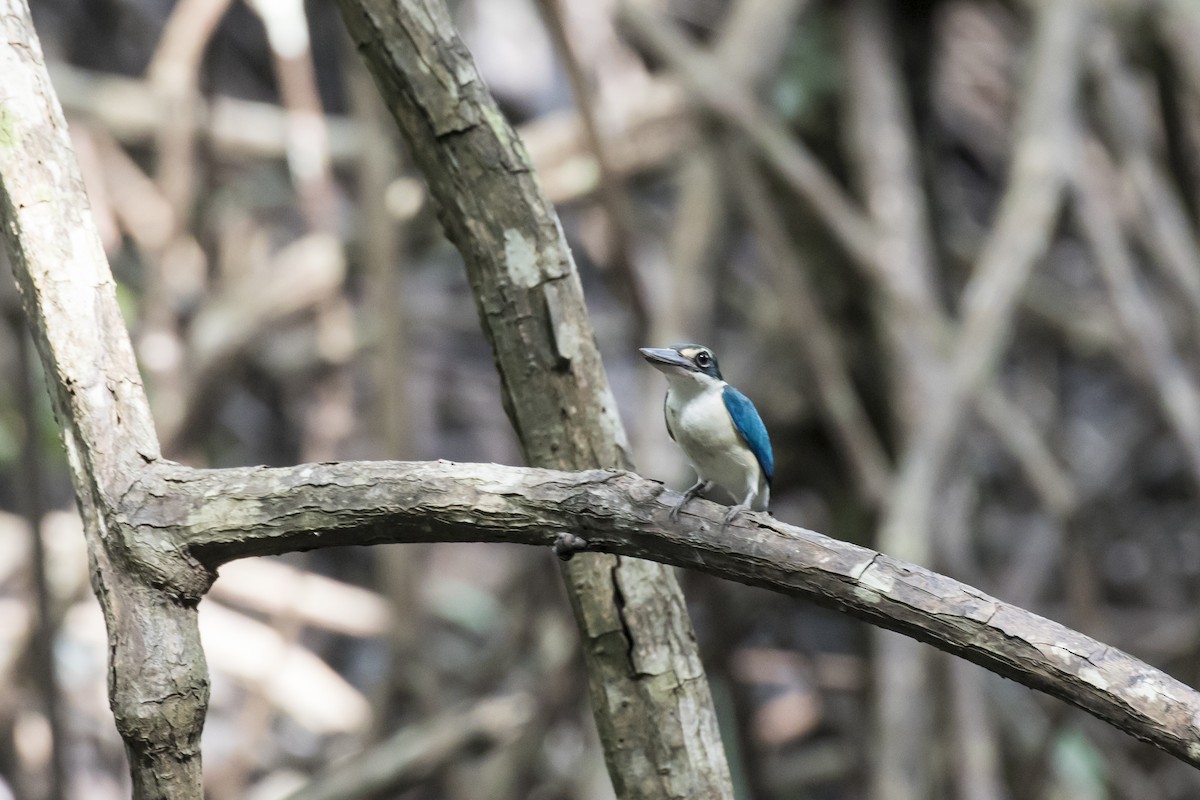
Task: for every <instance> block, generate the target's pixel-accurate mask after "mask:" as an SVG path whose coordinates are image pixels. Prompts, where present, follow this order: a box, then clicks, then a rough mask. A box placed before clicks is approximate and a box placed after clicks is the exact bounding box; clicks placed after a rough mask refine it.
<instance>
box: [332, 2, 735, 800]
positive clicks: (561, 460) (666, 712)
mask: <svg viewBox="0 0 1200 800" xmlns="http://www.w3.org/2000/svg"><path fill="white" fill-rule="evenodd" d="M340 5H341V9H342V14H343V17H344V18H345V20H346V24H347V26H348V28H349V29H350V32H351V35H352V36H353V37H354V40H355V42H356V43H357V44H358V47H359V49H360V51H361V52H362V54H363V57H364V58H365V59H366V61H367V65H368V67H369V68H370V69H371V72H372V73H373V74H374V76H375V80H376V82H377V83H378V85H379V87H380V90H381V91H382V93H383V95H384V98H385V100H386V102H387V105H388V107H389V108H390V109H391V111H392V114H393V116H394V117H395V119H396V122H397V124H398V125H399V126H400V128H401V130H402V131H403V133H404V135H405V138H406V139H407V141H408V143H409V146H410V147H411V148H412V153H413V158H414V160H415V161H416V162H417V163H418V164H419V165H420V166H421V169H422V171H423V172H424V174H425V177H426V180H427V181H428V182H429V186H430V191H431V193H432V195H433V197H434V198H435V200H436V201H437V204H438V207H439V217H440V219H441V221H442V225H443V226H444V227H445V229H446V233H447V235H448V236H449V238H450V240H451V241H452V242H454V244H455V245H456V246H457V247H458V249H459V250H460V251H461V252H462V255H463V259H464V261H465V262H466V266H467V271H468V275H469V277H470V281H471V285H472V287H473V289H474V293H475V299H476V304H477V306H478V310H479V315H480V319H481V320H482V323H483V329H484V332H485V334H486V335H487V337H488V340H489V341H490V342H491V345H492V351H493V353H494V354H495V358H496V366H497V369H498V370H499V372H500V379H501V383H502V386H503V393H504V403H505V409H506V411H507V412H508V416H509V419H510V420H511V421H512V424H513V426H514V428H515V429H516V431H517V435H518V436H519V437H520V440H521V446H522V448H523V450H524V454H525V458H526V460H527V461H528V463H530V464H533V465H536V466H542V467H551V468H556V469H586V468H590V467H623V468H627V467H629V466H631V465H630V460H629V454H628V450H627V447H626V442H625V433H624V430H623V429H622V427H621V422H620V419H619V418H618V416H617V413H616V403H615V401H614V399H613V396H612V393H611V390H610V389H609V386H608V381H607V378H606V376H605V373H604V367H603V364H602V363H601V361H600V354H599V351H598V350H597V348H596V343H595V339H594V336H593V333H592V330H591V324H590V322H589V319H588V315H587V308H586V306H585V304H584V300H583V291H582V288H581V286H580V283H579V279H578V275H577V274H576V271H575V265H574V262H573V261H572V258H571V253H570V251H569V249H568V248H567V244H566V241H565V239H564V237H563V233H562V230H561V228H560V227H559V224H558V218H557V216H556V215H555V213H554V210H553V208H551V206H550V205H549V203H548V202H547V201H546V200H545V198H544V197H543V195H542V193H541V190H540V188H539V186H538V183H537V180H536V178H535V176H534V174H533V168H532V165H531V163H530V160H529V156H528V154H527V153H526V152H525V148H524V147H523V145H522V144H521V142H520V140H519V139H518V138H517V135H516V133H515V132H514V131H513V129H512V127H511V126H510V125H509V124H508V122H506V121H505V119H504V117H503V116H502V115H501V113H500V111H499V109H498V108H497V107H496V104H495V101H494V100H493V99H492V97H491V95H490V94H489V92H488V91H487V88H486V87H485V86H484V84H483V82H482V80H481V79H480V77H479V74H478V72H477V71H476V69H475V66H474V63H473V62H472V60H471V57H470V54H469V53H468V52H467V50H466V47H465V46H464V45H463V43H462V40H461V39H460V38H459V37H458V35H457V33H456V32H455V31H454V29H453V27H452V25H451V23H450V20H449V15H448V12H447V11H446V8H445V6H444V5H443V3H441V2H440V0H422V1H421V2H411V3H403V4H400V5H396V4H394V3H390V2H383V1H382V0H342V2H341V3H340ZM564 572H565V577H566V582H567V587H568V594H569V595H570V597H571V604H572V606H573V608H574V610H575V617H576V620H577V622H578V624H579V629H580V634H581V637H582V639H583V645H584V653H585V658H586V662H587V667H588V679H589V688H590V692H591V698H592V705H593V709H594V711H595V715H596V722H597V726H598V727H599V729H600V735H601V741H602V742H603V744H604V750H605V756H606V759H607V762H608V767H609V774H610V775H611V776H612V780H613V784H614V787H615V788H616V790H617V794H618V796H620V797H622V798H641V797H663V798H673V797H679V798H683V797H714V798H715V797H726V798H732V796H733V794H732V791H733V790H732V783H731V781H730V777H729V768H728V765H727V763H726V759H725V754H724V750H723V746H722V744H721V739H720V733H719V731H718V729H717V724H716V714H715V711H714V710H713V705H712V698H711V695H710V693H709V689H708V683H707V680H706V679H705V676H704V670H703V668H702V666H701V664H700V660H699V655H698V653H697V649H696V644H695V637H694V634H693V632H692V626H691V621H690V620H689V619H688V616H687V612H686V608H685V606H684V600H683V595H682V592H681V591H680V589H679V585H678V582H677V581H676V579H675V576H674V574H673V573H672V572H671V571H670V570H669V569H667V568H666V567H663V566H662V565H660V564H653V563H639V562H637V561H633V560H629V559H622V558H617V557H614V556H611V555H592V554H589V555H585V556H582V557H580V558H577V559H574V560H573V561H571V562H570V563H569V564H568V565H567V566H566V567H565V569H564Z"/></svg>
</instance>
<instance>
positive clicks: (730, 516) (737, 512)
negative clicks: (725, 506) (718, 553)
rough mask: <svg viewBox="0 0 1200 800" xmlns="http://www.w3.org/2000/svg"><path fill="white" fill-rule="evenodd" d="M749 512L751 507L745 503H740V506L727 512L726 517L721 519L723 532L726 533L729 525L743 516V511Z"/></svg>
mask: <svg viewBox="0 0 1200 800" xmlns="http://www.w3.org/2000/svg"><path fill="white" fill-rule="evenodd" d="M749 510H750V506H748V505H746V504H745V503H739V504H738V505H736V506H733V507H731V508H730V509H729V510H728V511H726V512H725V516H724V517H722V518H721V531H722V532H724V530H725V529H726V528H727V527H729V523H731V522H733V521H734V520H735V519H737V518H738V517H739V516H741V513H742V512H743V511H749Z"/></svg>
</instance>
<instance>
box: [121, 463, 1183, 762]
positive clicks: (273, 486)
mask: <svg viewBox="0 0 1200 800" xmlns="http://www.w3.org/2000/svg"><path fill="white" fill-rule="evenodd" d="M678 498H679V495H678V494H676V493H674V492H671V491H668V490H666V489H664V488H663V486H662V484H660V483H657V482H655V481H649V480H646V479H644V478H641V477H639V476H637V475H634V474H632V473H628V472H616V471H607V470H590V471H586V472H574V473H572V472H558V471H553V470H544V469H533V468H526V467H506V466H498V465H495V464H454V463H450V462H445V461H439V462H385V461H377V462H342V463H333V464H306V465H301V466H297V467H287V468H282V469H267V468H265V467H253V468H247V469H230V470H193V469H189V468H186V467H180V466H160V467H155V468H154V469H151V470H147V471H146V472H145V474H144V475H143V477H142V478H141V479H140V480H139V481H138V483H137V484H136V485H135V486H134V487H133V489H132V490H131V491H130V492H129V494H128V495H127V496H126V497H125V498H124V500H123V502H122V506H121V509H120V518H121V520H122V523H123V525H122V529H123V530H127V531H129V534H128V535H129V536H130V537H131V541H129V542H128V543H127V546H128V549H129V550H131V551H134V552H138V553H144V554H145V557H146V558H147V559H150V560H154V559H163V558H166V557H169V556H164V554H163V550H164V549H165V548H164V547H163V545H164V544H166V543H170V544H171V545H172V546H173V547H174V548H177V549H178V550H182V551H185V552H186V553H188V554H189V555H190V556H191V557H192V558H194V559H195V560H196V562H197V563H198V564H203V565H205V567H206V568H210V569H215V568H217V567H219V566H220V565H221V564H223V563H225V562H228V561H230V560H233V559H235V558H241V557H244V556H253V555H269V554H278V553H285V552H290V551H292V550H296V549H310V548H318V547H339V546H344V545H363V544H380V543H384V542H429V541H472V542H509V543H518V544H532V545H540V546H544V547H548V546H551V545H553V544H554V542H555V541H556V540H557V539H558V537H559V535H560V534H561V533H563V532H571V533H573V534H575V535H577V536H580V537H582V538H583V539H584V540H585V541H586V542H587V546H588V548H589V549H590V550H597V551H602V552H607V553H619V554H622V555H627V556H635V557H637V558H643V559H653V560H655V561H660V562H662V563H665V564H672V565H675V566H678V567H686V568H688V569H695V570H699V571H702V572H707V573H709V574H711V575H715V576H718V577H721V578H726V579H728V580H733V581H737V582H739V583H744V584H748V585H751V586H760V587H763V588H766V589H770V590H772V591H775V592H779V593H781V594H786V595H789V596H793V597H800V598H804V599H806V600H811V601H813V602H815V603H819V604H821V605H825V606H830V607H833V608H836V609H838V610H841V611H844V612H846V613H849V614H852V615H853V616H856V617H859V618H861V619H864V620H866V621H867V622H870V623H871V624H873V625H877V626H879V627H882V628H887V629H890V630H894V631H898V632H900V633H903V634H906V635H908V636H911V637H913V638H915V639H918V640H921V641H924V642H928V643H929V644H932V645H934V646H935V647H937V648H939V649H941V650H945V651H946V652H949V653H953V654H955V655H958V656H961V657H963V658H966V659H968V660H970V661H973V662H975V663H977V664H980V665H982V666H983V667H986V668H987V669H989V670H992V671H993V672H997V673H999V674H1001V675H1004V676H1006V677H1008V678H1011V679H1013V680H1015V681H1018V682H1020V683H1023V684H1025V685H1026V686H1030V687H1032V688H1035V689H1040V690H1042V691H1044V692H1046V693H1047V694H1050V695H1053V696H1054V697H1058V698H1060V699H1062V700H1065V701H1067V702H1068V703H1071V704H1072V705H1075V706H1078V707H1079V708H1082V709H1083V710H1085V711H1087V712H1089V713H1091V714H1093V715H1095V716H1096V717H1098V718H1100V719H1102V720H1104V721H1106V722H1108V723H1109V724H1111V725H1114V726H1115V727H1117V728H1120V729H1121V730H1123V731H1125V732H1127V733H1129V734H1132V735H1133V736H1136V737H1138V738H1139V739H1143V740H1145V741H1147V742H1150V743H1151V744H1153V745H1155V746H1156V747H1158V748H1160V749H1162V750H1164V751H1166V752H1168V753H1171V754H1172V755H1174V756H1176V757H1178V758H1180V759H1182V760H1184V761H1186V762H1188V763H1190V764H1193V765H1196V766H1200V693H1198V692H1196V691H1194V690H1193V689H1191V688H1189V687H1188V686H1185V685H1184V684H1183V683H1181V682H1179V681H1177V680H1175V679H1174V678H1172V677H1170V676H1168V675H1166V674H1165V673H1163V672H1160V671H1159V670H1156V669H1154V668H1153V667H1151V666H1149V665H1147V664H1145V663H1143V662H1142V661H1139V660H1138V659H1136V658H1133V657H1132V656H1130V655H1128V654H1126V653H1123V652H1121V651H1119V650H1117V649H1115V648H1112V647H1109V646H1107V645H1105V644H1102V643H1101V642H1098V641H1096V640H1094V639H1092V638H1090V637H1087V636H1084V635H1083V634H1081V633H1078V632H1076V631H1073V630H1071V629H1069V628H1066V627H1064V626H1062V625H1060V624H1058V623H1056V622H1052V621H1051V620H1048V619H1045V618H1043V617H1039V616H1038V615H1036V614H1033V613H1031V612H1029V611H1025V610H1023V609H1020V608H1017V607H1016V606H1012V605H1009V604H1008V603H1004V602H1002V601H1000V600H997V599H995V598H993V597H989V596H988V595H986V594H984V593H982V592H980V591H979V590H978V589H974V588H972V587H970V586H967V585H966V584H963V583H959V582H958V581H956V580H953V579H952V578H948V577H946V576H944V575H939V574H938V573H936V572H932V571H930V570H927V569H925V568H923V567H919V566H916V565H914V564H908V563H905V562H903V561H899V560H897V559H893V558H890V557H889V556H886V555H883V554H881V553H877V552H875V551H873V550H869V549H867V548H865V547H860V546H858V545H854V544H850V543H848V542H842V541H839V540H837V539H831V538H829V537H827V536H823V535H821V534H819V533H814V532H813V531H809V530H805V529H803V528H798V527H794V526H792V525H787V524H785V523H782V522H779V521H778V520H775V519H773V518H771V517H769V516H766V515H763V514H750V515H746V516H745V517H744V518H743V519H742V520H741V521H736V522H734V523H731V524H730V526H729V528H728V529H727V530H726V531H725V532H722V531H721V520H722V515H723V512H724V510H725V509H724V507H723V506H719V505H716V504H714V503H709V502H706V501H702V500H695V501H693V502H691V503H689V504H688V506H687V509H686V510H685V512H684V513H683V514H681V515H680V520H681V521H680V522H679V523H678V524H673V523H671V522H670V521H669V520H668V518H667V514H668V512H669V511H670V509H671V507H672V505H673V504H674V502H675V501H676V500H678Z"/></svg>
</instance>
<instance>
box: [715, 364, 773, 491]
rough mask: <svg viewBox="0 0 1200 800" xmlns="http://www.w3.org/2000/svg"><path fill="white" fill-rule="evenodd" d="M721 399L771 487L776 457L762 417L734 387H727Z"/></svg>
mask: <svg viewBox="0 0 1200 800" xmlns="http://www.w3.org/2000/svg"><path fill="white" fill-rule="evenodd" d="M721 399H722V400H724V401H725V409H726V410H727V411H728V412H729V418H730V419H732V420H733V427H735V428H737V432H738V433H740V434H741V435H742V438H743V439H745V440H746V444H747V445H749V446H750V452H752V453H754V457H755V458H757V459H758V465H759V466H760V467H762V471H763V474H764V475H766V476H767V485H770V483H771V479H772V478H774V477H775V457H774V456H773V455H772V454H771V440H770V439H769V438H768V437H767V426H766V425H763V421H762V417H760V416H759V415H758V410H757V409H755V408H754V403H751V402H750V398H749V397H746V395H744V394H742V393H741V392H739V391H738V390H737V389H735V388H733V387H732V386H728V385H727V386H726V387H725V390H724V391H723V392H722V393H721Z"/></svg>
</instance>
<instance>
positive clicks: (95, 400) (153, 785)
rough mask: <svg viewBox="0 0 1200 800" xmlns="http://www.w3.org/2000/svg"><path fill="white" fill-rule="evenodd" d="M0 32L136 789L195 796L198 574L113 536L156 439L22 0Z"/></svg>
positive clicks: (5, 156)
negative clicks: (155, 566) (146, 561)
mask: <svg viewBox="0 0 1200 800" xmlns="http://www.w3.org/2000/svg"><path fill="white" fill-rule="evenodd" d="M0 35H2V36H3V39H2V40H0V75H3V76H4V79H3V81H4V90H3V92H2V93H0V219H3V222H4V234H5V238H6V239H7V242H8V252H9V255H10V257H11V259H12V262H13V271H14V273H15V274H16V276H17V282H18V285H19V286H20V289H21V298H22V301H23V303H24V306H25V313H26V316H27V318H28V320H29V323H30V328H31V329H32V331H33V335H34V340H35V341H36V343H37V346H38V352H39V354H40V356H41V358H42V363H43V364H44V366H45V371H46V375H47V377H48V379H49V381H50V394H51V399H52V400H53V403H54V409H55V414H56V416H57V417H58V421H59V425H60V426H61V427H62V432H63V443H64V444H65V445H66V449H67V456H68V459H69V461H70V465H71V470H72V477H73V479H74V482H75V490H76V492H77V494H78V498H79V505H80V510H81V512H82V515H83V520H84V525H85V531H86V535H87V542H88V554H89V558H90V562H91V571H92V586H93V588H94V589H95V591H96V596H97V597H98V598H99V599H100V605H101V608H102V609H103V610H104V618H105V621H106V623H107V625H108V637H109V653H110V656H109V689H110V701H111V704H112V709H113V714H114V715H115V716H116V721H117V729H118V730H119V731H120V732H121V736H122V737H123V738H124V740H125V748H126V752H127V753H128V755H129V761H130V769H131V774H132V777H133V786H134V797H135V798H145V799H146V800H150V799H151V798H173V800H201V798H202V796H203V792H202V790H201V786H200V731H201V729H202V727H203V725H204V713H205V709H206V708H207V705H208V674H207V671H206V668H205V665H204V652H203V651H202V649H201V647H200V635H199V629H198V628H197V624H196V602H197V601H198V600H199V598H200V595H201V594H202V593H203V591H204V590H205V589H206V588H207V586H208V574H207V572H206V571H205V570H203V569H194V568H192V567H189V566H187V565H185V564H184V563H183V558H182V556H181V555H176V556H175V557H170V558H167V559H160V560H158V562H157V563H159V564H160V565H161V569H159V570H156V571H148V570H144V569H142V568H141V564H140V563H139V560H138V558H136V557H130V555H131V554H129V553H128V552H127V551H125V549H124V548H123V546H122V545H123V542H125V541H126V538H127V537H126V536H124V534H123V531H122V527H121V523H120V522H119V521H118V520H116V519H114V515H113V509H114V508H115V507H116V506H117V504H118V502H119V500H120V498H121V497H122V496H123V495H124V494H125V492H126V491H127V490H128V489H129V486H130V485H131V484H132V483H133V482H134V480H135V479H136V478H137V476H138V474H139V472H140V471H141V470H142V469H143V468H145V467H146V466H147V464H150V463H153V462H155V461H157V459H158V458H159V449H158V440H157V438H156V436H155V433H154V426H153V422H152V420H151V418H150V407H149V405H148V404H147V402H146V397H145V394H144V392H143V390H142V381H141V377H140V376H139V375H138V370H137V365H136V364H135V362H134V357H133V348H132V346H131V345H130V342H129V335H128V333H127V332H126V330H125V323H124V321H123V319H122V317H121V312H120V309H119V308H118V307H117V298H116V292H115V286H114V284H113V279H112V275H111V273H110V272H109V269H108V262H107V260H106V259H105V256H104V250H103V247H102V246H101V244H100V237H99V235H98V234H97V232H96V229H95V225H94V224H93V222H92V218H91V214H90V213H89V210H88V203H87V197H86V196H85V194H84V190H83V181H82V179H81V178H80V176H79V168H78V165H77V164H76V161H75V156H74V153H73V152H72V151H71V146H70V140H69V139H68V136H67V126H66V122H65V120H64V119H63V115H62V110H61V109H60V108H59V106H58V101H57V100H56V99H55V96H54V92H53V90H52V88H51V86H50V79H49V77H48V76H47V74H46V68H45V64H44V62H43V57H42V51H41V47H40V45H39V44H38V41H37V37H36V36H35V35H34V33H33V25H32V22H31V20H30V15H29V9H28V7H27V5H26V3H25V0H0ZM162 543H163V542H162V539H161V537H160V538H158V539H156V541H155V542H154V543H152V546H155V545H159V544H162Z"/></svg>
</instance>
